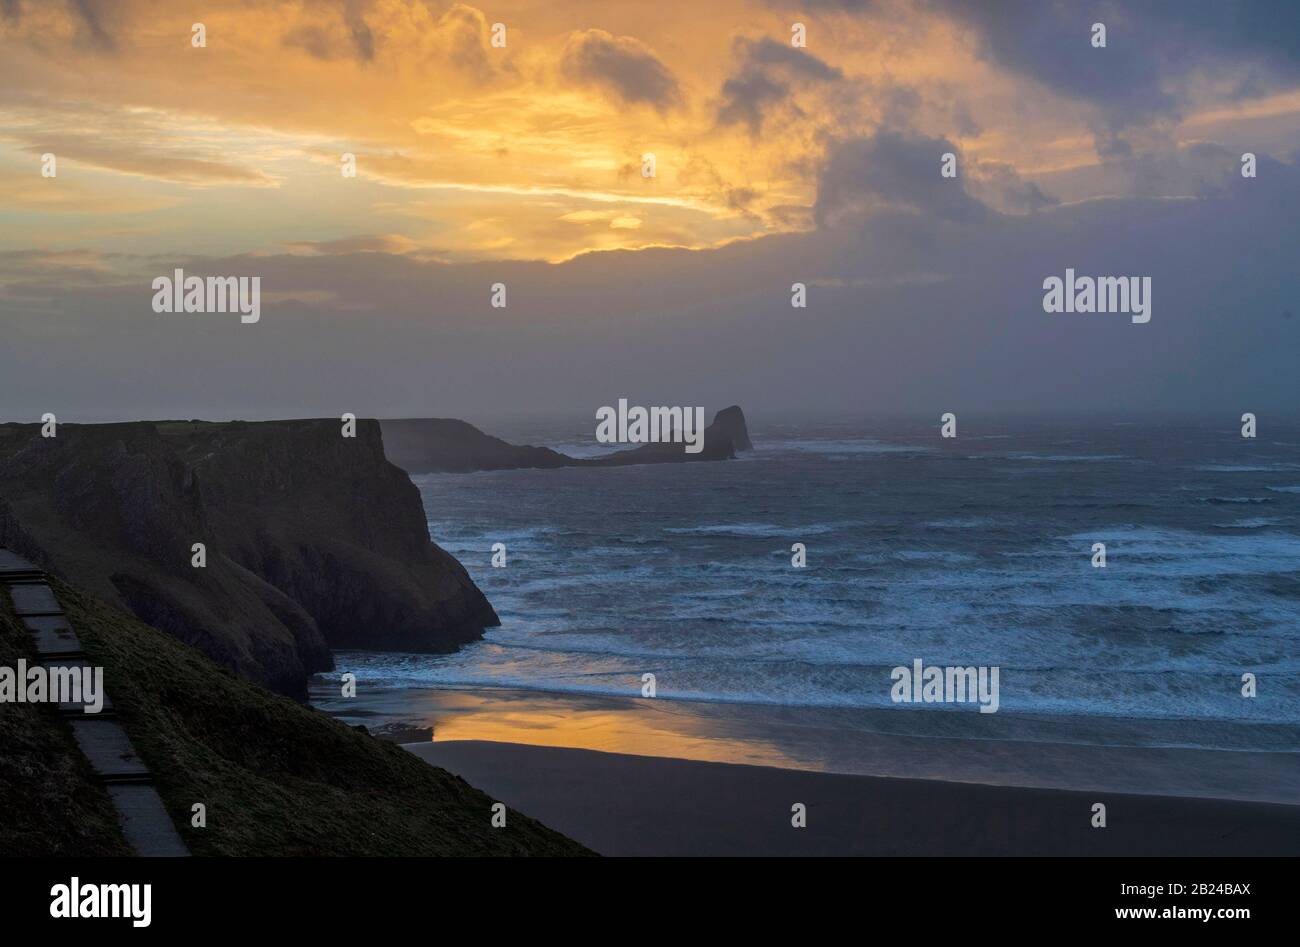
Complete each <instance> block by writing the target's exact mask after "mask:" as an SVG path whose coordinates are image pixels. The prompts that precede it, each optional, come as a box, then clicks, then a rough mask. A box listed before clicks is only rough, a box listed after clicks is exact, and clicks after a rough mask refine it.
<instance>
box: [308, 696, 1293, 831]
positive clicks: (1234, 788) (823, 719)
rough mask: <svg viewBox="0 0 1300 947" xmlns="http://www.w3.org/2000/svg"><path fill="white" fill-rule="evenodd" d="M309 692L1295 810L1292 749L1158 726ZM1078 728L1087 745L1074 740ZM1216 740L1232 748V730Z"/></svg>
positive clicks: (439, 725) (319, 699)
mask: <svg viewBox="0 0 1300 947" xmlns="http://www.w3.org/2000/svg"><path fill="white" fill-rule="evenodd" d="M334 693H335V694H337V690H334ZM313 698H314V700H313V703H314V704H315V705H316V706H317V707H318V708H319V709H322V710H324V711H326V712H328V713H333V714H335V715H337V716H339V717H341V718H342V719H343V720H345V721H346V722H348V723H350V724H365V725H366V726H367V727H368V728H370V729H372V730H373V729H376V728H377V727H380V726H383V725H385V724H389V723H394V722H397V723H400V724H406V725H410V726H412V727H428V728H431V729H432V731H433V733H432V744H433V745H434V746H435V747H439V748H440V747H441V746H442V745H444V744H449V743H486V744H497V745H504V744H516V745H529V746H534V747H538V748H556V749H561V748H562V749H573V750H583V751H595V752H600V753H605V754H619V755H624V756H638V757H644V758H653V759H675V760H683V761H692V762H701V763H716V764H730V765H747V766H756V767H764V768H771V769H780V770H785V771H789V772H795V773H805V774H814V775H816V774H828V775H842V776H847V777H868V778H887V779H895V780H899V779H904V780H925V781H935V782H944V783H950V784H962V785H979V786H988V787H1003V788H1017V789H1028V790H1052V791H1074V792H1106V793H1122V794H1129V795H1146V796H1156V797H1162V798H1174V797H1179V798H1191V799H1204V800H1221V801H1237V802H1252V803H1271V804H1278V805H1283V806H1300V753H1297V752H1293V751H1290V750H1287V751H1278V752H1264V751H1259V750H1235V749H1203V748H1193V747H1185V746H1177V745H1162V744H1161V739H1162V728H1161V727H1160V726H1159V724H1160V723H1161V722H1160V721H1140V722H1139V721H1114V720H1085V721H1078V720H1068V721H1061V720H1055V721H1042V720H1035V719H1023V718H1019V719H1018V718H1014V717H1012V716H1010V715H1006V716H1005V717H1004V715H1002V714H998V715H979V714H963V713H960V712H945V711H939V712H934V711H914V710H898V711H861V710H853V711H850V710H837V709H826V708H797V707H775V706H758V705H745V704H717V703H701V702H693V701H677V700H667V699H662V698H660V699H653V700H647V699H638V698H625V697H603V696H601V697H594V696H589V695H575V694H557V693H543V692H530V691H520V690H509V689H493V688H480V689H459V688H457V689H419V690H414V691H413V690H411V689H391V690H371V689H367V688H366V687H365V686H364V684H363V686H362V687H361V689H360V692H359V694H358V696H357V697H356V698H352V699H342V698H337V697H333V698H331V697H328V696H326V695H325V694H324V689H323V687H322V686H317V687H314V688H313ZM918 715H921V716H918ZM990 718H1001V719H994V720H990ZM995 728H996V729H995ZM1254 729H1255V730H1257V729H1258V725H1256V727H1255V728H1254ZM909 731H910V732H909ZM977 734H981V735H982V736H977ZM1080 734H1084V735H1086V736H1087V737H1088V738H1089V739H1090V740H1091V742H1079V739H1080ZM1220 735H1221V737H1222V738H1223V739H1224V741H1225V742H1229V744H1230V740H1231V737H1232V736H1233V731H1232V730H1231V729H1230V728H1229V729H1225V730H1223V731H1222V733H1221V734H1220ZM436 752H441V750H440V749H439V750H437V751H436ZM470 782H471V783H474V780H473V779H471V780H470ZM475 784H476V785H477V783H475ZM524 811H530V810H529V809H527V808H525V809H524ZM540 817H541V816H540V815H539V818H540Z"/></svg>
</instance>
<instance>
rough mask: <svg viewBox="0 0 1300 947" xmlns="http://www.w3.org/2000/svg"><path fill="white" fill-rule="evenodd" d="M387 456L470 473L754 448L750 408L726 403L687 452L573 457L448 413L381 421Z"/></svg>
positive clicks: (668, 449) (670, 449) (657, 448)
mask: <svg viewBox="0 0 1300 947" xmlns="http://www.w3.org/2000/svg"><path fill="white" fill-rule="evenodd" d="M380 423H381V424H382V425H383V429H384V446H385V450H386V452H387V454H388V459H389V460H391V461H392V462H393V463H395V464H397V466H399V467H401V468H402V469H404V470H406V471H408V472H409V473H413V474H422V473H465V472H468V471H471V470H514V469H519V468H552V467H625V466H629V465H632V464H669V463H686V462H689V461H704V460H734V459H735V457H736V452H737V451H745V450H753V449H754V445H753V444H751V443H750V440H749V431H748V429H747V428H746V427H745V413H744V412H743V411H741V410H740V408H739V407H737V406H736V405H732V406H731V407H730V408H724V409H723V410H721V411H719V412H718V413H717V414H716V415H714V417H713V423H712V424H710V425H709V426H708V427H707V428H705V429H704V446H703V448H702V449H701V450H700V451H699V453H695V454H691V453H687V451H686V445H685V444H682V443H672V442H667V443H659V444H642V445H640V446H638V447H632V448H628V449H627V450H620V451H614V452H613V453H610V454H606V455H604V456H603V457H585V458H579V457H570V456H569V455H567V454H561V453H559V452H558V451H553V450H551V449H550V448H547V447H529V446H520V445H515V444H510V443H507V442H506V441H503V440H501V439H500V438H499V437H493V436H492V435H490V434H484V433H483V432H482V431H480V430H479V429H478V428H476V427H474V426H473V425H472V424H467V423H466V422H464V421H456V420H452V419H448V418H409V419H403V420H397V421H382V422H380Z"/></svg>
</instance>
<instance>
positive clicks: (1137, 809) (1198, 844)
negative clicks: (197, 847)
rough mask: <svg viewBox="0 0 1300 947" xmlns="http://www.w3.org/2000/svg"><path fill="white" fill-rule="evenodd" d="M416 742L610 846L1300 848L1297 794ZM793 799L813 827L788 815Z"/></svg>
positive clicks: (491, 787)
mask: <svg viewBox="0 0 1300 947" xmlns="http://www.w3.org/2000/svg"><path fill="white" fill-rule="evenodd" d="M406 748H407V749H408V750H410V751H411V752H412V753H415V754H416V755H418V756H420V757H421V758H423V759H425V760H427V761H429V762H430V763H433V764H435V765H437V766H441V767H443V768H445V769H448V770H450V771H451V772H453V773H456V774H457V775H460V776H462V777H463V778H464V779H466V780H467V781H468V782H470V783H471V784H472V785H474V786H476V787H478V788H480V789H482V790H483V791H485V792H487V793H488V794H489V795H491V796H492V797H493V798H494V799H496V800H499V801H501V802H504V803H505V804H506V805H507V806H508V807H509V808H511V809H518V810H519V811H522V812H526V813H527V814H529V815H531V816H533V817H534V818H537V819H540V820H541V821H542V822H544V823H545V824H546V825H548V826H550V827H551V828H554V829H557V830H558V831H560V832H563V833H565V834H566V835H568V836H570V837H571V838H573V839H576V840H577V841H579V842H582V843H583V844H585V845H587V846H589V847H590V848H592V849H594V850H595V851H597V852H600V853H601V854H605V855H904V856H905V855H1291V856H1295V855H1300V806H1294V805H1278V804H1269V803H1257V802H1243V801H1238V800H1225V799H1204V798H1191V797H1186V796H1179V797H1171V796H1160V795H1134V794H1125V793H1109V792H1080V791H1071V790H1062V789H1041V788H1024V787H1010V786H990V785H980V784H974V783H962V782H947V781H940V780H928V779H899V778H889V777H872V776H856V775H845V774H838V773H821V772H808V771H801V770H793V769H781V768H777V767H770V766H750V765H738V764H730V763H717V762H702V761H698V760H683V759H671V758H665V757H655V756H637V755H631V754H625V753H606V752H599V751H593V750H583V749H571V748H564V747H554V746H529V745H523V744H517V743H495V742H488V741H472V740H467V741H460V740H457V741H447V742H430V743H418V744H407V745H406ZM796 803H802V804H803V805H804V806H806V813H807V825H806V827H805V828H795V827H793V826H792V824H791V819H792V806H793V805H795V804H796ZM1095 803H1103V804H1104V805H1105V806H1106V821H1107V825H1106V827H1105V828H1094V827H1093V826H1092V821H1093V805H1094V804H1095Z"/></svg>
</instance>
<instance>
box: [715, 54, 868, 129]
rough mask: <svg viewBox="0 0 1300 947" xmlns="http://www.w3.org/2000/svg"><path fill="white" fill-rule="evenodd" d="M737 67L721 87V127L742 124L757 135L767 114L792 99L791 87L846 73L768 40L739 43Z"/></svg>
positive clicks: (810, 56) (837, 76)
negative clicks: (776, 106)
mask: <svg viewBox="0 0 1300 947" xmlns="http://www.w3.org/2000/svg"><path fill="white" fill-rule="evenodd" d="M735 55H736V59H737V66H736V69H735V71H734V72H733V73H732V74H731V76H730V77H728V78H727V80H726V81H725V82H723V84H722V104H721V105H720V106H719V107H718V124H719V125H738V124H743V125H745V126H747V127H748V128H749V131H750V133H751V134H754V135H756V134H758V133H759V131H760V130H761V129H762V126H763V121H764V119H765V118H766V115H767V112H768V110H769V109H770V108H771V107H772V106H774V105H776V104H778V103H781V102H784V101H785V100H786V99H788V98H789V96H790V93H791V91H792V87H794V86H798V85H806V84H814V83H821V82H832V81H834V80H837V79H840V78H841V77H842V76H843V73H841V72H840V70H839V69H836V68H835V67H834V66H830V65H828V64H826V63H825V62H823V61H822V60H820V59H818V58H817V57H816V56H814V55H812V54H811V53H809V52H806V51H805V50H802V49H795V48H794V47H792V46H787V45H785V44H784V43H778V42H777V41H776V40H774V39H771V38H769V37H764V38H762V39H759V40H752V39H744V38H741V39H738V40H737V41H736V44H735Z"/></svg>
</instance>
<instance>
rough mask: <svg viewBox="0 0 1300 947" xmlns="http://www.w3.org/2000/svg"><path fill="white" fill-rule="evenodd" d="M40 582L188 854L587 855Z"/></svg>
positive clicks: (393, 751)
mask: <svg viewBox="0 0 1300 947" xmlns="http://www.w3.org/2000/svg"><path fill="white" fill-rule="evenodd" d="M50 583H51V586H52V587H53V588H54V590H55V593H56V594H57V595H58V597H59V600H60V602H61V603H62V604H63V607H64V610H65V611H66V612H67V613H68V617H69V619H70V621H71V622H72V625H73V627H74V628H75V629H76V631H77V634H78V635H79V636H80V638H81V641H82V644H83V647H84V648H85V650H86V653H87V655H88V656H89V658H90V661H91V663H92V664H97V665H103V666H104V681H105V687H106V689H107V691H108V694H109V696H110V697H111V699H112V700H113V703H114V705H115V707H116V709H117V712H118V715H119V717H120V718H121V719H122V722H123V725H124V726H125V727H126V729H127V732H128V733H129V734H130V736H131V739H132V742H133V743H134V744H135V747H136V750H137V751H138V752H139V753H140V755H141V756H142V757H143V758H144V760H145V762H146V763H147V764H148V766H149V768H150V769H151V770H152V771H153V773H154V778H155V779H156V781H157V785H158V791H159V793H160V794H161V795H162V798H163V802H164V804H165V805H166V806H167V809H168V811H169V812H170V813H171V815H172V819H173V821H174V822H175V823H176V826H177V829H178V830H179V831H180V833H181V836H182V838H184V840H185V842H186V844H187V845H189V847H190V850H191V851H192V852H193V853H194V854H195V855H241V856H243V855H248V856H253V855H362V856H366V855H374V856H379V855H402V856H411V855H581V854H590V853H589V852H587V850H586V849H584V848H583V847H582V846H580V845H579V844H578V843H576V842H573V841H571V840H570V839H568V838H566V837H565V836H562V835H560V834H559V833H557V832H553V831H551V830H550V829H547V828H546V827H545V826H543V825H541V824H540V823H539V822H537V821H535V820H533V819H529V818H527V817H526V816H524V815H523V814H521V813H517V812H513V811H512V812H510V813H509V814H508V819H507V826H506V827H505V828H500V829H495V828H492V827H491V807H492V803H493V800H492V799H490V798H489V797H488V796H486V795H484V794H483V793H481V792H479V791H478V790H476V789H474V788H473V787H472V786H470V785H469V784H468V783H466V782H465V781H464V780H462V779H460V778H459V777H456V776H453V775H451V774H450V773H448V772H446V771H445V770H441V769H438V768H435V767H433V766H430V765H429V764H427V763H425V762H423V761H421V760H420V759H418V758H416V757H414V756H413V755H411V754H410V753H408V752H406V751H405V750H402V749H401V748H400V747H398V746H396V745H394V744H392V743H388V742H386V741H382V740H378V739H376V738H374V737H371V736H369V735H368V734H366V733H365V732H363V731H360V730H357V729H353V728H351V727H348V726H347V725H345V724H343V723H340V722H339V721H337V720H335V719H333V718H331V717H329V716H327V715H326V714H324V713H321V712H320V711H317V710H314V709H312V708H311V707H307V706H304V705H301V704H298V703H296V702H294V701H292V700H290V699H288V698H285V697H280V696H277V695H275V694H272V693H271V692H270V691H267V690H265V689H264V688H262V687H259V686H257V685H255V684H251V683H249V682H247V681H244V680H241V679H239V678H237V677H235V676H234V675H232V674H231V673H229V672H228V671H226V670H224V669H222V668H220V667H218V666H217V665H216V664H214V663H213V662H211V661H210V660H208V659H207V658H206V657H204V656H203V655H202V654H201V653H200V652H198V651H197V650H195V649H194V648H191V647H189V646H187V645H184V644H182V643H180V642H179V641H176V640H175V639H173V638H171V637H169V636H167V635H165V634H163V633H161V632H159V631H157V630H156V629H154V628H151V627H149V626H148V625H145V624H143V623H141V622H140V621H138V620H136V619H135V618H132V617H130V616H128V615H126V614H124V613H122V612H120V611H118V610H117V609H115V608H112V607H110V606H107V605H104V604H103V603H101V602H99V601H97V600H95V599H92V598H90V597H88V596H84V595H81V594H79V593H78V592H76V591H74V590H73V589H71V588H70V587H68V586H67V585H65V584H63V583H61V582H58V581H57V580H55V579H51V580H50ZM195 803H203V804H204V805H205V806H206V808H207V826H206V828H196V827H193V826H192V825H191V817H192V806H193V805H194V804H195ZM9 811H13V810H12V809H10V810H9ZM51 814H52V813H51Z"/></svg>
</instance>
